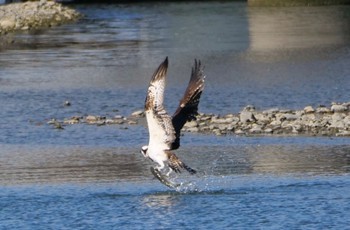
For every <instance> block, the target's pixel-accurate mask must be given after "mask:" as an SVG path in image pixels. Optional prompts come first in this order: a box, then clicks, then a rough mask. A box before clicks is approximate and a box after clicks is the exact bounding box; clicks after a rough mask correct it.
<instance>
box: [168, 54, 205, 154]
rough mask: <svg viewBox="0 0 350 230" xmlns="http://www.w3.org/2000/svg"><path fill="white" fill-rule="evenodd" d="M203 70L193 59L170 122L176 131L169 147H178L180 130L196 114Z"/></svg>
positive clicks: (202, 84)
mask: <svg viewBox="0 0 350 230" xmlns="http://www.w3.org/2000/svg"><path fill="white" fill-rule="evenodd" d="M204 78H205V75H204V72H203V68H202V66H201V62H200V60H198V61H197V60H195V61H194V66H193V67H192V73H191V78H190V81H189V83H188V86H187V89H186V91H185V94H184V96H183V98H182V99H181V101H180V104H179V106H178V108H177V110H176V112H175V113H174V115H173V118H172V123H173V126H174V129H175V132H176V134H175V135H176V138H175V141H174V142H173V143H172V146H171V149H177V148H179V147H180V134H181V133H180V132H181V129H182V127H183V126H184V125H185V123H186V122H187V121H192V120H196V115H198V104H199V99H200V97H201V94H202V91H203V89H204Z"/></svg>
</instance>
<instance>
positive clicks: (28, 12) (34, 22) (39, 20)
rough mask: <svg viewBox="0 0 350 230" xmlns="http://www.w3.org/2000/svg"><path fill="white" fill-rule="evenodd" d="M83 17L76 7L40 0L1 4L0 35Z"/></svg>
mask: <svg viewBox="0 0 350 230" xmlns="http://www.w3.org/2000/svg"><path fill="white" fill-rule="evenodd" d="M79 17H81V14H80V13H78V12H77V11H75V10H74V9H71V8H68V7H65V6H62V4H59V3H56V2H54V1H47V0H40V1H34V2H32V1H29V2H24V3H12V4H7V5H2V6H0V35H2V34H7V33H10V32H16V31H28V30H32V29H40V28H45V27H52V26H57V25H61V24H64V23H68V22H72V21H75V20H77V19H78V18H79Z"/></svg>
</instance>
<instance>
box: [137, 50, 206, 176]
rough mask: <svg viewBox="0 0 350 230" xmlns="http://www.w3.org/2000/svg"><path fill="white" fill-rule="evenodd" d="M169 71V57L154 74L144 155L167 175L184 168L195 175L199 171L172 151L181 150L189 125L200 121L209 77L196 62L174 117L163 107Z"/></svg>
mask: <svg viewBox="0 0 350 230" xmlns="http://www.w3.org/2000/svg"><path fill="white" fill-rule="evenodd" d="M167 69H168V57H166V58H165V60H164V61H163V63H161V64H160V65H159V67H158V69H157V70H156V71H155V72H154V74H153V76H152V79H151V82H150V84H149V87H148V92H147V96H146V100H145V114H146V119H147V124H148V131H149V144H148V145H146V146H143V147H142V149H141V153H142V154H143V156H144V157H146V158H150V159H151V160H152V161H153V162H156V163H157V164H158V166H157V167H156V169H157V170H158V172H160V171H163V170H165V171H166V170H168V171H167V173H166V175H167V176H169V175H170V173H171V172H172V171H174V172H176V173H180V172H181V170H182V169H185V170H186V171H188V172H189V173H190V174H195V173H196V170H194V169H192V168H191V167H189V166H188V165H186V164H185V163H184V162H183V161H181V160H180V159H179V158H178V157H177V156H176V155H175V153H173V152H172V150H176V149H178V148H179V147H180V132H181V129H182V127H183V126H184V125H185V123H186V122H188V121H192V120H196V115H198V104H199V99H200V96H201V94H202V91H203V89H204V78H205V75H204V72H203V68H202V66H201V62H200V61H199V60H198V61H197V60H195V61H194V66H193V67H192V72H191V78H190V81H189V83H188V86H187V88H186V91H185V94H184V96H183V97H182V99H181V100H180V103H179V106H178V108H177V109H176V111H175V113H174V115H173V116H170V115H169V114H168V113H167V112H166V110H165V108H164V105H163V101H164V89H165V82H166V81H165V79H166V73H167ZM151 170H152V168H151Z"/></svg>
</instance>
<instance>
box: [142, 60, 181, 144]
mask: <svg viewBox="0 0 350 230" xmlns="http://www.w3.org/2000/svg"><path fill="white" fill-rule="evenodd" d="M167 69H168V57H167V58H166V59H165V60H164V62H163V63H162V64H160V66H159V67H158V69H157V70H156V71H155V72H154V74H153V76H152V79H151V82H150V84H149V87H148V93H147V96H146V101H145V113H146V119H147V123H148V130H149V136H150V143H149V145H152V146H157V147H158V148H161V149H169V148H170V146H171V144H172V143H173V142H174V140H175V130H174V127H173V124H172V121H171V117H170V116H169V115H168V114H167V112H166V111H165V109H164V106H163V101H164V88H165V77H166V73H167Z"/></svg>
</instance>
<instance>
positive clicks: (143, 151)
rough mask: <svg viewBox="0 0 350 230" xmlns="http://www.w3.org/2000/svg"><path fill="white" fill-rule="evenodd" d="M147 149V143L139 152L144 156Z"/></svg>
mask: <svg viewBox="0 0 350 230" xmlns="http://www.w3.org/2000/svg"><path fill="white" fill-rule="evenodd" d="M147 150H148V145H144V146H142V148H141V153H142V155H143V156H144V157H148V153H147Z"/></svg>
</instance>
